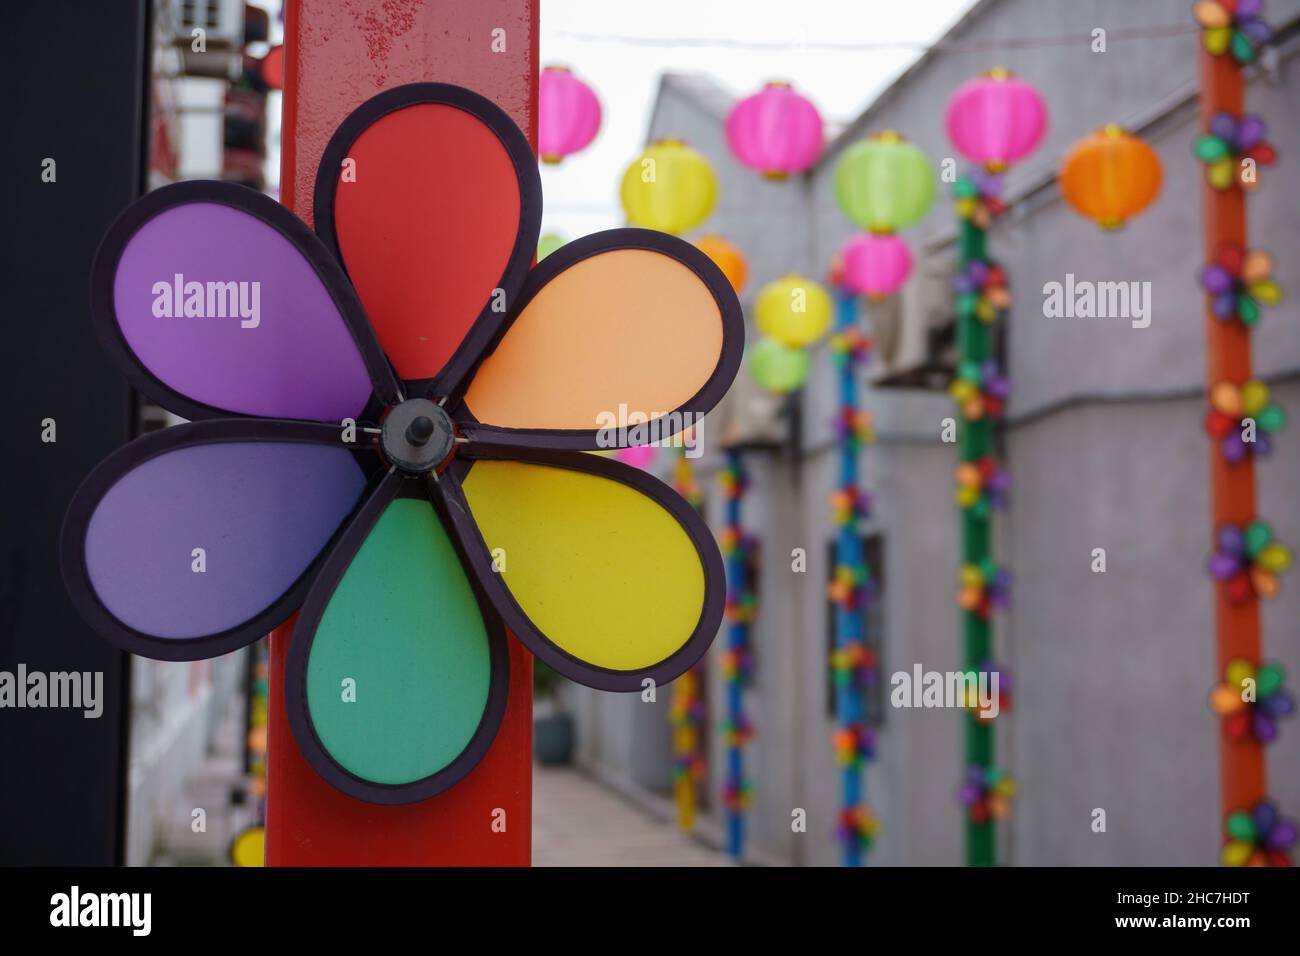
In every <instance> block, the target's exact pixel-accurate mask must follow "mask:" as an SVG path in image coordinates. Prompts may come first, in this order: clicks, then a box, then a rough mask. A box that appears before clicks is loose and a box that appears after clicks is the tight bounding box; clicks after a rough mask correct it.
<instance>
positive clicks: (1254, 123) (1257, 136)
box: [1232, 113, 1268, 152]
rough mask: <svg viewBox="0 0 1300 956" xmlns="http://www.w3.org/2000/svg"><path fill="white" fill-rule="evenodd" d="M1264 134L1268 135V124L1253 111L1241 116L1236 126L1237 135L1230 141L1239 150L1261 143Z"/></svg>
mask: <svg viewBox="0 0 1300 956" xmlns="http://www.w3.org/2000/svg"><path fill="white" fill-rule="evenodd" d="M1266 135H1268V126H1267V125H1265V123H1264V121H1263V120H1262V119H1260V118H1259V117H1258V116H1255V115H1254V114H1253V113H1248V114H1246V115H1245V116H1243V117H1242V118H1241V123H1240V124H1238V126H1237V135H1236V136H1234V137H1233V139H1232V141H1233V143H1234V144H1235V145H1236V147H1237V151H1238V152H1241V151H1242V150H1247V149H1250V148H1251V147H1252V146H1254V145H1256V144H1258V143H1262V142H1263V141H1264V137H1265V136H1266Z"/></svg>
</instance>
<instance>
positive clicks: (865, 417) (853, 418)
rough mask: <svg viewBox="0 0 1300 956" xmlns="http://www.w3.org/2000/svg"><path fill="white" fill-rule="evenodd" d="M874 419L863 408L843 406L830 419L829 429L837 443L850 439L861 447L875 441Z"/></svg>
mask: <svg viewBox="0 0 1300 956" xmlns="http://www.w3.org/2000/svg"><path fill="white" fill-rule="evenodd" d="M874 426H875V419H874V418H873V417H872V415H871V412H869V411H867V410H866V409H865V408H854V407H852V406H851V405H845V406H844V407H843V408H841V409H840V410H839V411H838V412H836V414H835V417H834V418H832V419H831V429H832V430H833V431H834V432H835V437H836V438H837V439H838V440H839V441H848V440H850V439H852V440H853V441H855V442H858V443H859V444H863V445H869V444H871V443H872V442H874V441H875V440H876V431H875V427H874Z"/></svg>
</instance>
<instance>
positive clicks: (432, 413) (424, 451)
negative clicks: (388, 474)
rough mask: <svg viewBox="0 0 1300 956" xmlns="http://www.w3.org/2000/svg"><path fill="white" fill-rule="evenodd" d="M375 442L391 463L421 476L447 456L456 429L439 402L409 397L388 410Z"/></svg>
mask: <svg viewBox="0 0 1300 956" xmlns="http://www.w3.org/2000/svg"><path fill="white" fill-rule="evenodd" d="M379 441H380V444H381V445H382V446H383V449H384V455H385V456H386V457H387V458H388V460H389V461H391V462H392V463H393V464H394V465H396V466H397V467H398V468H400V469H401V470H402V471H405V472H408V473H410V474H413V475H422V474H426V473H427V472H430V471H433V470H435V469H436V468H437V467H438V466H439V465H441V464H442V463H443V462H445V461H446V460H447V459H448V458H449V457H451V453H452V450H453V449H454V448H455V447H456V432H455V429H454V428H453V427H452V424H451V417H450V416H449V415H448V414H447V413H446V412H445V411H443V410H442V406H441V405H437V404H435V403H433V402H431V401H429V400H428V399H427V398H412V399H408V400H407V401H405V402H402V404H400V405H398V406H397V407H396V408H394V409H393V410H392V411H391V412H389V413H388V417H387V418H385V419H384V427H383V434H382V435H381V436H380V439H379Z"/></svg>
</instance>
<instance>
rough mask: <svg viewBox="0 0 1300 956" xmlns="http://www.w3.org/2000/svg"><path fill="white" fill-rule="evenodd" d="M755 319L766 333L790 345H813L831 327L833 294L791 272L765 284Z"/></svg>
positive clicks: (791, 346)
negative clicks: (831, 295)
mask: <svg viewBox="0 0 1300 956" xmlns="http://www.w3.org/2000/svg"><path fill="white" fill-rule="evenodd" d="M754 309H755V318H756V319H757V321H758V327H759V329H761V330H762V332H763V334H764V335H767V336H770V337H771V338H774V339H776V341H778V342H780V343H781V344H782V345H786V346H789V347H790V348H796V349H798V348H803V347H805V346H807V345H811V344H812V343H813V342H816V341H817V340H818V339H819V338H821V337H822V336H823V335H825V334H826V330H827V329H829V328H830V327H831V297H830V295H829V294H827V292H826V290H825V289H823V288H822V287H821V286H820V285H819V284H818V283H816V282H814V281H813V280H812V279H809V278H807V277H805V276H799V275H788V276H784V277H782V278H780V279H776V280H774V281H772V282H769V283H768V284H767V285H765V286H763V288H762V290H761V291H760V292H759V293H758V301H757V302H756V303H755V306H754Z"/></svg>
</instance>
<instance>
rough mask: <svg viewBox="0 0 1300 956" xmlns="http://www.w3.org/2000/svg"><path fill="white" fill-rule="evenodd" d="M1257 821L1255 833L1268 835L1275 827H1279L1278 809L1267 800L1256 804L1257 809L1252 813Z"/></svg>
mask: <svg viewBox="0 0 1300 956" xmlns="http://www.w3.org/2000/svg"><path fill="white" fill-rule="evenodd" d="M1250 815H1251V817H1252V818H1253V819H1254V821H1255V832H1256V833H1263V834H1267V833H1268V832H1269V831H1270V830H1272V829H1273V827H1274V826H1276V825H1277V822H1278V819H1277V807H1275V806H1273V804H1271V803H1270V802H1269V801H1267V800H1261V801H1259V803H1257V804H1255V808H1254V809H1253V810H1252V811H1251V812H1250Z"/></svg>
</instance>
